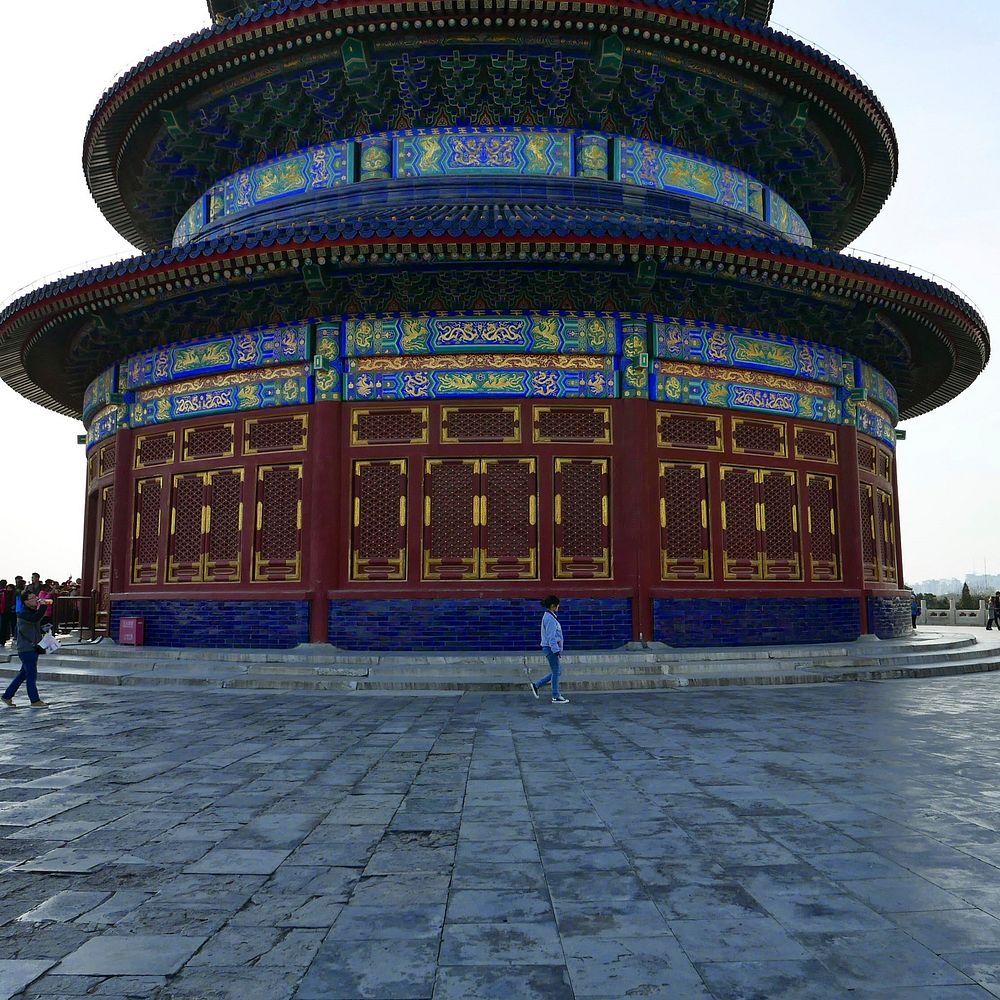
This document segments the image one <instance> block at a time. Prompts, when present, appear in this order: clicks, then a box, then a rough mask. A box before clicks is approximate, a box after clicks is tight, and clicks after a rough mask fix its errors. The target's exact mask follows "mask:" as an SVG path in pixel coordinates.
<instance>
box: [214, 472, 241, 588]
mask: <svg viewBox="0 0 1000 1000" xmlns="http://www.w3.org/2000/svg"><path fill="white" fill-rule="evenodd" d="M206 476H207V479H208V490H209V495H208V513H207V524H206V532H205V545H206V548H205V580H206V581H207V582H209V583H223V582H227V583H238V582H239V581H240V578H241V575H242V574H241V565H242V560H241V550H242V544H243V470H242V469H220V470H218V471H217V472H209V473H206Z"/></svg>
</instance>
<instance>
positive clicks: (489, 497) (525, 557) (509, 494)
mask: <svg viewBox="0 0 1000 1000" xmlns="http://www.w3.org/2000/svg"><path fill="white" fill-rule="evenodd" d="M482 491H483V498H484V500H483V503H482V512H481V513H482V524H481V548H480V554H481V564H480V574H479V575H480V577H482V578H483V579H489V580H518V579H520V580H527V579H535V578H536V577H537V576H538V524H537V506H538V499H537V498H538V475H537V471H536V468H535V460H534V459H533V458H509V459H508V458H493V459H485V460H484V461H483V463H482Z"/></svg>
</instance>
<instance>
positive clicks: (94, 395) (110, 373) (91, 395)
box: [83, 365, 118, 423]
mask: <svg viewBox="0 0 1000 1000" xmlns="http://www.w3.org/2000/svg"><path fill="white" fill-rule="evenodd" d="M117 377H118V366H117V365H112V366H111V367H110V368H106V369H105V370H104V371H102V372H101V374H100V375H98V376H97V378H95V379H94V381H93V382H91V383H90V385H88V386H87V389H86V391H85V392H84V394H83V419H84V422H85V423H86V422H87V421H89V420H90V418H91V417H92V416H93V415H94V414H95V413H96V412H97V411H98V410H99V409H101V407H103V406H107V405H108V403H110V402H111V396H112V394H113V393H114V392H115V391H116V382H117Z"/></svg>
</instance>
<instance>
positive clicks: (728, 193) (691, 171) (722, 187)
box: [616, 139, 751, 214]
mask: <svg viewBox="0 0 1000 1000" xmlns="http://www.w3.org/2000/svg"><path fill="white" fill-rule="evenodd" d="M617 142H618V170H619V173H618V177H617V178H616V179H617V180H619V181H621V183H623V184H635V185H637V186H639V187H648V188H656V189H657V190H659V191H680V192H683V193H684V194H687V195H691V196H692V197H695V198H703V199H704V200H706V201H711V202H714V203H715V204H717V205H723V206H725V207H726V208H732V209H735V210H736V211H738V212H743V213H744V214H750V205H751V202H750V191H749V178H748V177H747V175H746V174H745V173H743V171H741V170H734V169H733V168H732V167H728V166H726V165H725V164H722V163H715V162H713V161H710V160H706V159H703V158H702V157H699V156H695V155H692V154H690V153H683V152H681V151H680V150H677V149H673V148H672V147H670V146H664V145H663V144H662V143H658V142H647V141H645V140H642V139H618V140H617Z"/></svg>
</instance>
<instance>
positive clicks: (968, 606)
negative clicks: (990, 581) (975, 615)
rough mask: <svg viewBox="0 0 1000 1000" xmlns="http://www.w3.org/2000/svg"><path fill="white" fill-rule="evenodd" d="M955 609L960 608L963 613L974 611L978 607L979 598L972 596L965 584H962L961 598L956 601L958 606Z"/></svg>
mask: <svg viewBox="0 0 1000 1000" xmlns="http://www.w3.org/2000/svg"><path fill="white" fill-rule="evenodd" d="M955 607H956V608H961V609H962V610H963V611H974V610H975V609H976V608H978V607H979V598H978V597H973V596H972V591H971V590H969V585H968V584H967V583H963V584H962V596H961V597H960V598H959V599H958V604H956V605H955Z"/></svg>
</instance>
